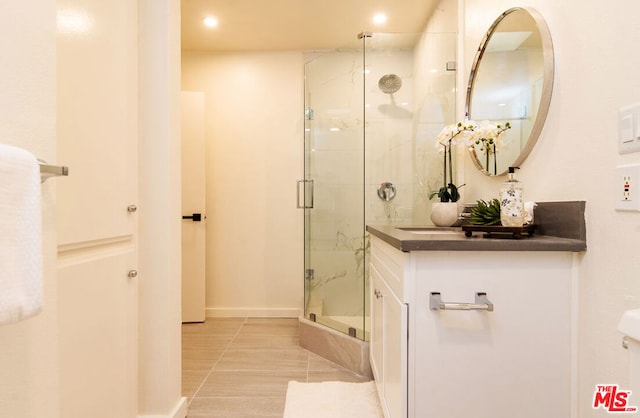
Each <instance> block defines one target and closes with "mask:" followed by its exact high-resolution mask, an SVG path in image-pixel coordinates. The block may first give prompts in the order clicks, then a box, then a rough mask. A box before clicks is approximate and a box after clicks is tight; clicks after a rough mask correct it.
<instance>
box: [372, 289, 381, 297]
mask: <svg viewBox="0 0 640 418" xmlns="http://www.w3.org/2000/svg"><path fill="white" fill-rule="evenodd" d="M373 296H375V297H376V299H380V298H381V297H382V292H381V291H379V290H378V289H375V290H374V291H373Z"/></svg>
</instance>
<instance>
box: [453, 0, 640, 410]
mask: <svg viewBox="0 0 640 418" xmlns="http://www.w3.org/2000/svg"><path fill="white" fill-rule="evenodd" d="M462 3H463V4H464V6H465V19H464V23H465V25H466V30H465V32H464V37H463V47H464V58H465V65H464V71H465V74H466V75H467V76H468V73H469V68H470V65H471V63H472V61H473V56H474V54H475V50H476V49H477V47H478V45H479V43H480V40H481V37H482V35H483V33H484V31H485V30H486V29H487V28H488V27H489V25H490V24H491V23H492V22H493V20H494V19H495V18H496V17H497V16H498V15H499V14H500V13H501V12H503V11H504V10H506V9H508V8H510V7H513V6H514V3H513V2H512V1H509V0H491V1H487V0H462ZM528 4H529V5H531V6H532V7H534V8H535V9H537V10H538V11H539V12H541V13H542V15H543V16H544V17H545V19H546V21H547V24H548V25H549V29H550V31H551V35H552V37H553V43H554V49H555V60H556V68H555V84H554V92H553V97H552V102H551V108H550V111H549V115H548V117H547V122H546V125H545V127H544V129H543V131H542V136H541V138H540V139H539V141H538V143H537V145H536V147H535V149H534V150H533V152H532V153H531V154H530V156H529V158H528V159H527V161H526V162H525V163H524V164H522V166H521V170H520V173H519V176H520V179H521V180H522V181H523V182H524V187H525V189H524V192H525V195H526V199H527V200H534V201H536V200H537V201H553V200H585V201H586V202H587V245H588V249H587V251H586V253H585V254H584V256H583V257H582V260H581V263H580V268H579V305H580V318H579V324H580V327H579V334H580V335H579V353H578V354H579V363H578V378H579V388H578V390H579V393H578V395H579V399H578V403H579V413H578V416H579V417H581V418H587V417H594V416H602V414H604V412H603V411H595V410H592V408H591V403H592V402H593V392H594V389H595V385H596V384H598V383H607V382H608V383H618V384H620V385H622V386H627V387H628V379H627V352H626V351H625V350H623V349H622V348H621V344H620V341H621V337H622V336H621V334H620V333H619V332H618V331H617V330H616V327H617V323H618V320H619V318H620V316H621V314H622V312H623V311H624V310H625V309H628V308H636V307H639V306H640V280H638V277H637V275H638V273H637V272H638V271H640V256H639V255H638V254H640V251H639V250H640V244H639V243H640V214H637V213H620V212H616V211H615V210H614V209H613V184H614V168H615V167H616V166H617V165H620V164H629V163H640V154H632V155H625V156H620V155H618V153H617V144H616V138H617V134H618V125H617V109H618V108H619V107H622V106H625V105H628V104H632V103H635V102H638V101H640V93H639V92H640V78H639V77H638V76H637V75H638V68H640V56H639V55H638V54H635V49H636V48H635V47H636V45H637V43H638V40H639V39H640V25H638V24H637V22H636V20H637V19H636V17H637V16H638V14H640V3H638V2H637V1H635V0H622V1H618V2H615V3H611V2H604V1H589V2H584V1H580V0H566V1H560V2H559V1H556V0H531V1H529V2H528ZM461 94H462V92H461ZM461 100H462V98H461ZM465 161H466V163H465V168H466V179H465V181H466V183H467V186H466V187H465V190H464V193H465V196H464V200H465V201H468V202H474V201H475V200H476V199H480V198H482V199H487V198H492V197H495V196H496V193H497V189H498V188H499V182H500V181H502V179H488V178H485V177H483V176H481V175H479V174H477V172H476V171H475V169H474V167H473V164H472V163H471V160H470V159H469V158H468V156H467V157H465ZM542 297H543V296H542ZM549 383H550V388H552V386H553V382H549ZM632 399H633V402H634V403H633V405H638V404H640V396H639V395H637V394H636V395H635V396H632Z"/></svg>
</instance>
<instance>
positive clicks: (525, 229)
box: [462, 224, 536, 239]
mask: <svg viewBox="0 0 640 418" xmlns="http://www.w3.org/2000/svg"><path fill="white" fill-rule="evenodd" d="M535 229H536V225H534V224H530V225H523V226H502V225H462V230H463V231H464V235H465V236H467V237H470V236H471V235H473V233H474V232H484V233H485V237H486V238H514V239H521V238H522V236H523V234H528V236H531V235H533V232H534V231H535Z"/></svg>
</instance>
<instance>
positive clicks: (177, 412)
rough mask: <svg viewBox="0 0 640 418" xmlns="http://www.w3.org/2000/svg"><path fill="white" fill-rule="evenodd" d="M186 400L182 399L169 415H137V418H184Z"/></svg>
mask: <svg viewBox="0 0 640 418" xmlns="http://www.w3.org/2000/svg"><path fill="white" fill-rule="evenodd" d="M186 416H187V398H185V397H182V398H180V400H178V403H177V404H176V406H175V407H174V408H173V411H171V413H169V415H138V418H186Z"/></svg>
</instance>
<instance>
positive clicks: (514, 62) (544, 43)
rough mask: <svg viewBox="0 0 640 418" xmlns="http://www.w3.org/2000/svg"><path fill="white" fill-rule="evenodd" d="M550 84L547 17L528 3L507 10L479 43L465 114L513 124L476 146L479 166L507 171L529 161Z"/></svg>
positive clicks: (498, 172) (501, 172)
mask: <svg viewBox="0 0 640 418" xmlns="http://www.w3.org/2000/svg"><path fill="white" fill-rule="evenodd" d="M552 88H553V45H552V43H551V34H550V33H549V29H548V27H547V25H546V23H545V21H544V19H543V18H542V16H541V15H540V14H539V13H538V12H536V11H535V10H532V9H530V8H522V7H515V8H512V9H509V10H507V11H506V12H504V13H503V14H502V15H501V16H500V17H498V19H496V21H495V22H494V23H493V25H491V27H490V28H489V30H488V31H487V33H486V35H485V37H484V39H483V40H482V42H481V43H480V47H479V48H478V52H477V54H476V57H475V60H474V62H473V66H472V68H471V74H470V76H469V85H468V87H467V102H466V117H467V119H472V120H474V121H475V122H476V123H478V124H482V122H483V121H488V122H489V124H490V125H489V126H496V125H500V126H501V127H502V128H503V129H504V127H505V126H509V129H506V130H504V132H502V133H501V134H500V135H499V137H498V138H497V139H495V140H492V141H476V143H475V144H473V145H472V148H471V149H470V150H471V157H472V159H473V161H474V163H475V165H476V167H477V168H478V169H479V170H480V171H482V172H483V173H484V174H486V175H489V176H494V175H504V174H506V173H507V170H508V168H509V167H510V166H519V165H520V164H521V163H522V162H523V161H524V160H525V158H526V157H527V155H529V152H531V149H532V148H533V146H534V145H535V143H536V141H537V140H538V136H539V135H540V131H541V130H542V126H543V125H544V121H545V118H546V116H547V111H548V110H549V103H550V101H551V91H552ZM503 129H502V130H503ZM494 131H495V130H494ZM499 131H500V130H499Z"/></svg>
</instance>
